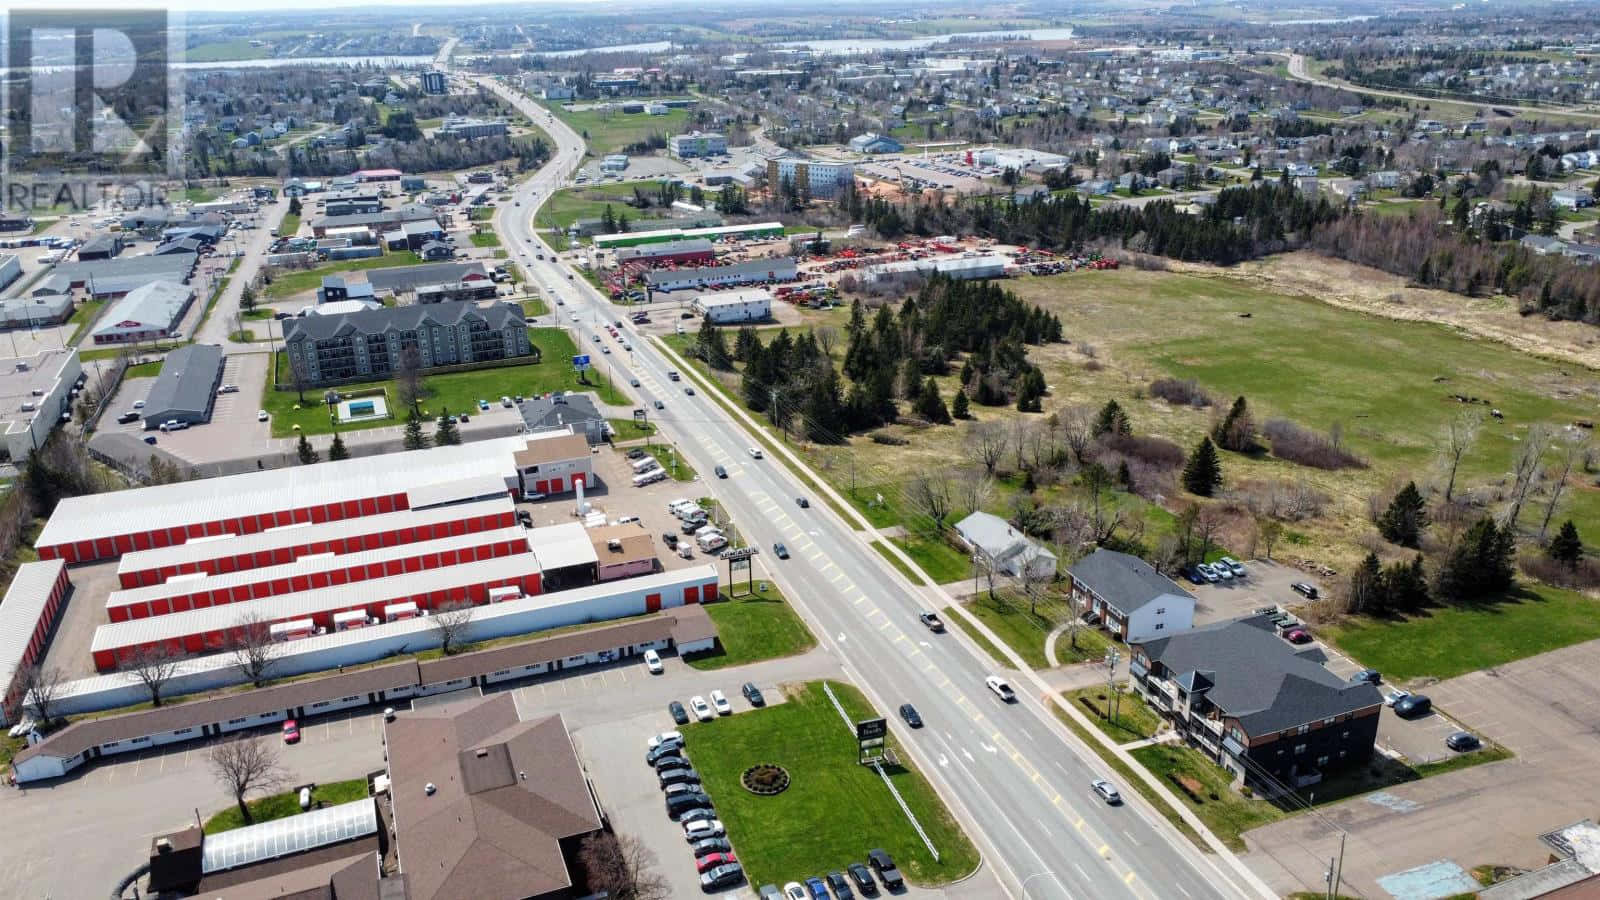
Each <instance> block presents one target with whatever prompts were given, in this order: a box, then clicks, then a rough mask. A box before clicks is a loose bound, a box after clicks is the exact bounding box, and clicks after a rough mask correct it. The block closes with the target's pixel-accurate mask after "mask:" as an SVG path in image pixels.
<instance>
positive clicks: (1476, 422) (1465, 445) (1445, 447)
mask: <svg viewBox="0 0 1600 900" xmlns="http://www.w3.org/2000/svg"><path fill="white" fill-rule="evenodd" d="M1482 428H1483V411H1482V410H1480V409H1470V410H1467V411H1465V412H1463V413H1461V414H1460V415H1458V416H1455V417H1453V418H1452V419H1451V420H1450V421H1448V422H1446V423H1445V425H1444V431H1443V433H1442V434H1440V435H1439V454H1440V456H1441V458H1442V459H1443V461H1444V470H1445V476H1444V502H1446V503H1449V502H1450V500H1451V498H1452V496H1453V495H1454V493H1455V489H1456V472H1458V471H1459V470H1460V469H1461V458H1462V457H1464V456H1466V455H1467V454H1468V453H1469V452H1471V451H1472V447H1473V445H1474V444H1476V443H1477V442H1478V433H1479V432H1480V431H1481V430H1482Z"/></svg>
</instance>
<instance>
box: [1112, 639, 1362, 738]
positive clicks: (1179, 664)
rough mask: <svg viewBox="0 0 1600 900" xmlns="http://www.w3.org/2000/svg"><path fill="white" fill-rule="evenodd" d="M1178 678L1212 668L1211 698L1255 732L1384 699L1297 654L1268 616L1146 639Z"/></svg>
mask: <svg viewBox="0 0 1600 900" xmlns="http://www.w3.org/2000/svg"><path fill="white" fill-rule="evenodd" d="M1138 646H1139V647H1140V648H1141V649H1142V650H1143V651H1144V653H1145V655H1146V656H1148V657H1149V658H1150V659H1151V661H1153V662H1159V663H1161V665H1163V666H1165V667H1166V668H1167V670H1168V671H1169V672H1171V673H1172V676H1173V677H1174V678H1182V677H1183V676H1185V675H1186V674H1188V673H1190V672H1201V673H1204V674H1205V676H1206V677H1207V678H1210V679H1211V681H1212V682H1213V684H1212V687H1211V688H1210V690H1208V691H1207V692H1206V698H1207V699H1208V700H1210V701H1211V703H1212V704H1214V705H1215V706H1216V707H1217V708H1218V709H1220V710H1221V711H1222V712H1223V714H1224V715H1227V716H1231V717H1233V718H1236V719H1238V720H1239V724H1240V726H1241V727H1243V728H1244V730H1245V732H1246V733H1247V734H1251V735H1260V734H1267V733H1270V732H1274V731H1282V730H1284V729H1286V728H1293V727H1295V726H1297V725H1304V724H1306V723H1308V722H1318V721H1321V720H1323V719H1327V718H1331V717H1333V716H1337V715H1342V714H1346V713H1353V712H1357V711H1359V710H1363V709H1367V708H1369V707H1374V706H1379V705H1381V704H1382V703H1383V698H1382V697H1381V696H1380V695H1379V694H1378V689H1377V688H1376V687H1374V686H1372V685H1370V684H1366V683H1362V684H1350V683H1348V682H1346V681H1345V680H1344V679H1342V678H1339V677H1338V676H1337V675H1334V674H1333V673H1332V672H1330V671H1328V670H1327V669H1325V668H1323V667H1322V666H1321V665H1320V664H1318V663H1316V662H1314V661H1312V660H1309V659H1305V658H1303V657H1301V656H1299V655H1298V654H1296V653H1295V652H1294V645H1292V644H1290V643H1288V642H1286V641H1284V640H1283V639H1282V638H1280V637H1278V636H1277V634H1276V633H1275V632H1274V631H1273V627H1272V622H1271V620H1270V619H1269V617H1268V616H1267V615H1266V614H1262V615H1256V616H1246V617H1244V618H1242V619H1232V620H1229V621H1226V622H1218V623H1216V624H1213V625H1205V626H1202V627H1200V628H1195V629H1191V630H1189V631H1183V632H1179V633H1177V634H1174V635H1172V636H1170V637H1164V638H1157V639H1155V640H1150V641H1145V642H1143V643H1142V644H1139V645H1138Z"/></svg>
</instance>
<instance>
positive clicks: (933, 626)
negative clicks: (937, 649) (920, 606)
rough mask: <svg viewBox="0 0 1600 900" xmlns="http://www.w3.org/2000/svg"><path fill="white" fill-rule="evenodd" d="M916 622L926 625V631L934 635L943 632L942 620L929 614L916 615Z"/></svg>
mask: <svg viewBox="0 0 1600 900" xmlns="http://www.w3.org/2000/svg"><path fill="white" fill-rule="evenodd" d="M917 620H918V621H920V622H921V623H922V624H923V625H926V626H927V627H928V630H929V631H931V632H933V633H934V634H940V633H942V632H943V631H944V620H942V619H940V618H939V617H938V616H936V615H934V614H933V613H931V612H920V613H917Z"/></svg>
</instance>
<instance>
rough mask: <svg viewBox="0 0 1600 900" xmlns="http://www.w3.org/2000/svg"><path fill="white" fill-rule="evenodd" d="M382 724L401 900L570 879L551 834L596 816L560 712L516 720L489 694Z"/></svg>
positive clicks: (505, 703)
mask: <svg viewBox="0 0 1600 900" xmlns="http://www.w3.org/2000/svg"><path fill="white" fill-rule="evenodd" d="M385 731H386V735H385V744H386V746H388V748H389V775H390V779H391V787H390V797H391V798H392V800H393V803H394V807H395V819H396V821H397V822H398V823H399V829H398V831H397V833H396V835H395V843H396V847H397V852H398V856H399V860H400V869H401V871H402V872H404V873H405V876H406V886H407V888H408V891H407V893H408V895H409V896H410V898H411V900H435V898H440V897H482V898H486V900H488V898H514V897H534V896H539V895H542V894H546V893H550V892H553V891H558V890H561V889H564V888H566V887H569V886H570V885H571V884H572V876H571V874H570V873H569V872H568V871H567V864H566V860H565V859H564V857H563V855H562V849H561V843H560V842H561V840H562V839H565V838H571V837H576V836H578V835H581V834H586V833H588V832H592V831H598V830H599V829H600V828H601V820H600V813H599V810H598V809H597V808H596V806H595V801H594V798H593V796H592V795H591V794H590V791H589V784H588V779H587V777H585V775H584V772H583V767H582V765H581V764H580V763H579V762H578V754H577V751H576V750H574V749H573V746H572V739H571V738H570V737H569V736H568V735H567V727H566V723H565V722H564V721H563V720H562V718H561V716H559V715H554V716H546V717H544V718H540V719H534V720H532V721H529V722H523V721H521V720H520V719H519V718H518V716H517V706H516V703H515V702H514V700H513V698H512V696H511V695H510V694H496V695H494V696H492V697H488V698H482V699H475V700H472V701H468V702H465V703H452V704H447V705H445V706H440V707H425V708H424V709H422V710H415V711H412V712H408V713H405V714H403V715H401V716H399V717H397V718H396V719H395V721H393V722H390V723H388V724H387V726H386V728H385ZM529 773H532V775H531V777H530V774H529ZM425 786H431V787H432V788H433V790H432V792H429V791H427V790H425Z"/></svg>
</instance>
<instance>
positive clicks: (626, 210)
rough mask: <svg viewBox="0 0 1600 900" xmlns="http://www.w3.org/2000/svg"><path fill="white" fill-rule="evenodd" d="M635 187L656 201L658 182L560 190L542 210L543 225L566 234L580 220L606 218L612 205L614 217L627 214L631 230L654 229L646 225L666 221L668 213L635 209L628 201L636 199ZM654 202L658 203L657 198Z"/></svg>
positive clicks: (589, 186)
mask: <svg viewBox="0 0 1600 900" xmlns="http://www.w3.org/2000/svg"><path fill="white" fill-rule="evenodd" d="M634 188H638V189H639V190H640V191H643V192H644V195H645V196H646V197H651V198H654V196H655V193H656V188H657V182H655V181H642V182H641V181H625V182H619V183H608V184H594V185H582V186H578V187H569V188H564V189H562V190H559V191H556V192H555V194H553V195H552V196H551V197H550V199H549V200H548V201H546V202H545V204H544V206H542V207H540V209H539V226H540V227H541V228H556V229H560V230H562V231H565V230H567V228H568V227H570V226H571V225H572V223H574V222H576V221H578V220H580V219H598V218H600V217H602V216H604V215H605V211H606V207H607V206H610V207H611V213H612V215H616V216H620V215H624V214H626V215H627V217H628V220H629V222H630V225H629V228H630V229H631V230H634V231H637V230H639V229H640V228H649V227H653V226H649V225H644V224H642V223H646V222H649V221H650V220H651V219H658V218H662V217H663V216H664V215H665V211H664V210H663V209H662V208H661V207H659V206H652V207H650V208H649V209H635V208H634V207H632V206H629V205H627V203H625V202H624V201H626V200H631V199H632V198H633V191H634ZM651 202H652V203H653V202H655V201H654V199H652V200H651ZM635 223H637V224H635Z"/></svg>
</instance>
